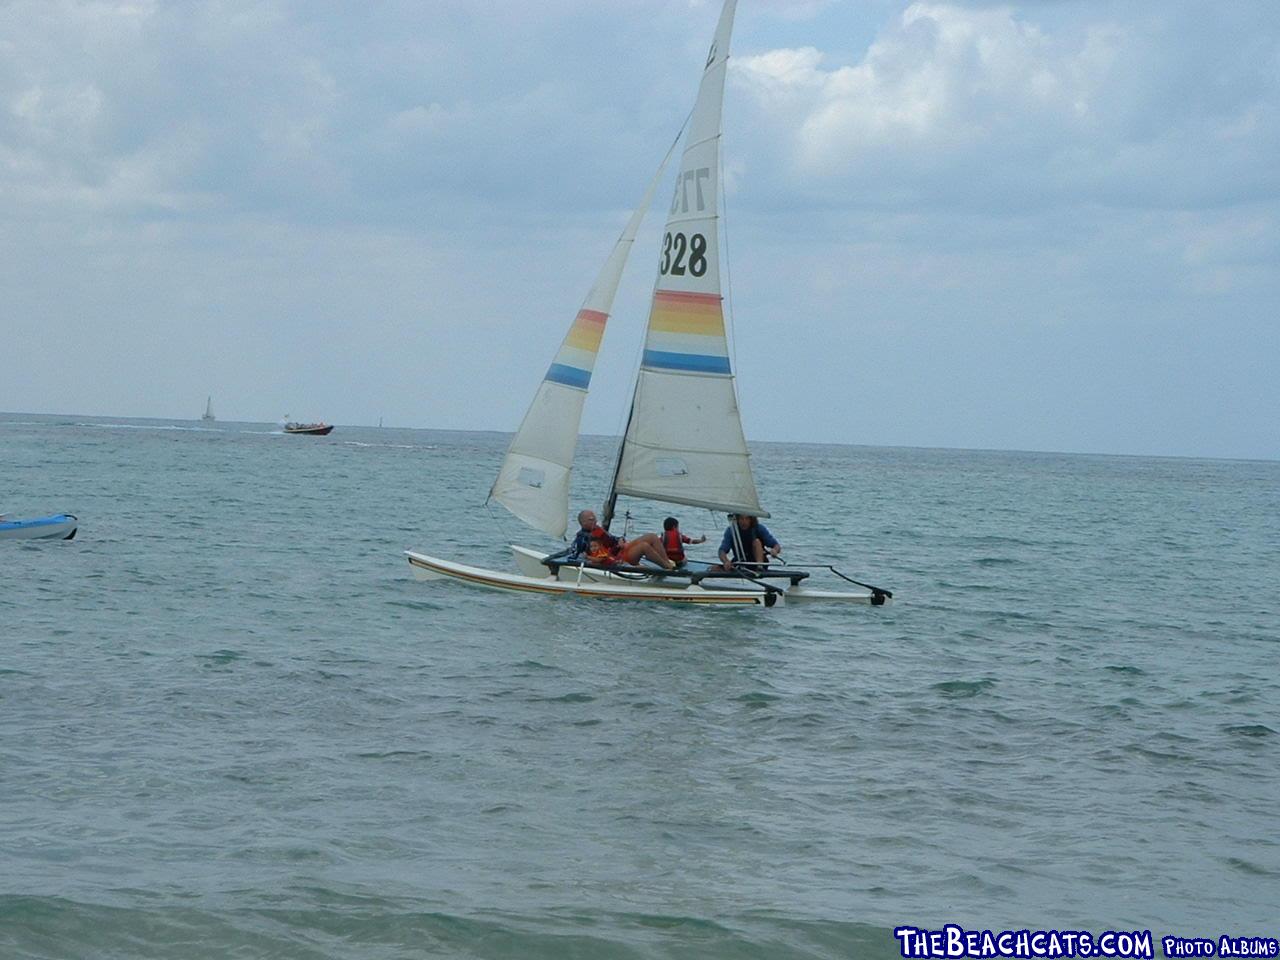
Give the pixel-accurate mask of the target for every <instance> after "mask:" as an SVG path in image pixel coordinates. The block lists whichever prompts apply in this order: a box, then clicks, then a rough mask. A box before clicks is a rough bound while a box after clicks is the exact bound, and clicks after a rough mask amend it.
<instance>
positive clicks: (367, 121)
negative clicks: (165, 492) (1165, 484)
mask: <svg viewBox="0 0 1280 960" xmlns="http://www.w3.org/2000/svg"><path fill="white" fill-rule="evenodd" d="M718 11H719V3H718V0H537V2H531V0H452V2H445V0H371V2H367V3H350V2H345V0H344V2H337V0H208V2H204V3H195V2H181V0H84V2H72V0H7V2H6V0H0V353H2V355H3V359H4V362H3V367H2V369H3V373H0V410H8V411H24V412H64V413H82V414H99V415H119V416H160V417H192V418H194V417H197V416H198V415H199V414H200V413H201V412H202V410H203V408H204V400H205V396H206V394H210V393H211V394H213V399H214V407H215V410H216V412H217V414H218V416H219V417H220V418H222V419H244V420H257V421H272V420H276V419H278V418H279V417H281V416H282V415H284V414H285V413H290V414H292V415H294V416H295V417H304V418H324V419H327V420H329V421H330V422H336V423H366V424H373V423H377V421H378V419H379V417H382V418H385V421H386V423H387V424H388V425H396V426H412V427H447V428H475V429H496V430H512V429H514V428H515V427H516V426H517V424H518V423H519V420H520V417H521V416H522V414H523V412H524V408H525V406H526V404H527V403H528V401H529V399H530V398H531V397H532V394H533V390H534V388H535V386H536V385H537V382H538V381H539V379H540V378H541V377H542V374H543V373H544V372H545V368H546V365H547V363H548V362H549V361H550V359H551V356H552V355H553V354H554V352H555V350H556V348H557V346H558V344H559V340H560V338H561V336H562V335H563V333H564V330H565V329H566V328H567V326H568V324H569V322H570V321H571V319H572V318H573V315H574V313H575V312H576V311H577V308H578V306H579V304H580V302H581V300H582V298H583V296H584V295H585V294H586V292H587V288H588V287H589V286H590V284H591V281H592V280H593V278H594V276H595V273H596V271H597V270H598V268H599V266H600V264H601V263H602V262H603V259H604V257H605V256H606V255H607V253H608V251H609V249H610V247H611V245H612V243H613V241H614V239H615V238H616V236H617V233H618V231H619V230H620V229H621V227H622V225H623V223H624V222H625V220H626V217H627V215H628V213H629V211H630V208H631V206H632V205H633V204H634V203H635V202H636V201H637V200H638V199H639V196H640V194H641V193H642V192H643V189H644V186H645V183H646V181H647V179H648V177H649V176H650V175H651V174H652V172H653V170H654V169H655V168H656V166H657V163H658V161H659V159H660V158H661V156H662V154H663V152H664V151H665V150H666V147H667V146H668V144H669V143H670V140H671V138H672V137H673V136H674V134H675V131H676V129H677V128H678V127H679V125H680V123H681V121H682V120H683V118H684V116H685V115H686V113H687V112H688V110H689V108H690V106H691V105H692V101H693V97H694V94H695V92H696V87H697V82H698V79H699V76H700V71H701V68H702V64H703V61H704V59H705V54H706V48H707V45H708V43H709V40H710V37H711V34H712V32H713V30H714V26H715V21H716V17H717V15H718ZM725 149H726V170H727V177H728V231H729V233H728V235H729V243H728V250H729V254H730V258H729V259H730V276H731V278H732V284H733V286H732V305H733V316H734V326H733V329H734V333H735V345H736V355H737V372H738V388H739V395H740V398H741V402H742V407H743V421H744V425H745V427H746V431H747V435H748V437H750V438H752V439H758V440H818V441H832V442H849V443H870V444H890V445H922V446H948V447H984V448H1019V449H1035V450H1066V451H1091V452H1103V453H1140V454H1173V455H1192V456H1225V457H1258V458H1280V330H1278V329H1277V328H1278V326H1280V4H1277V3H1275V2H1273V0H1256V2H1251V0H1233V2H1226V3H1224V2H1203V3H1182V2H1177V0H1161V2H1150V3H1133V2H1106V0H1057V2H1048V0H1041V2H1022V3H1011V4H1010V3H1002V4H989V3H983V2H964V3H933V2H920V3H912V4H904V3H900V2H888V0H740V3H739V10H738V25H737V29H736V32H735V36H734V46H733V59H732V60H731V61H730V75H729V84H728V91H727V96H726V105H725ZM659 225H660V224H657V223H650V224H648V226H647V229H646V230H645V232H644V233H642V235H641V238H640V242H639V243H638V244H637V245H636V249H635V255H634V256H633V258H632V263H631V267H630V268H629V270H628V273H627V276H626V278H625V280H624V283H623V287H622V290H621V293H620V295H619V297H618V301H617V304H616V310H615V315H614V319H613V320H612V322H611V324H610V327H609V331H608V333H607V335H606V338H605V341H604V346H603V349H602V352H601V360H600V363H599V365H598V366H597V373H596V378H595V380H594V382H593V384H592V387H593V390H592V396H591V398H590V399H589V401H588V404H587V413H586V417H585V421H584V428H585V429H586V430H587V431H589V432H598V433H616V432H618V431H620V429H621V427H622V424H623V421H624V417H625V406H626V403H627V401H628V400H629V395H630V389H631V376H632V371H633V370H634V368H635V365H636V362H637V360H638V353H639V348H640V341H641V338H642V334H643V326H644V321H645V316H646V311H647V300H648V295H649V292H650V290H651V288H652V285H653V281H654V274H655V265H656V259H657V256H656V254H657V235H656V234H657V229H658V226H659Z"/></svg>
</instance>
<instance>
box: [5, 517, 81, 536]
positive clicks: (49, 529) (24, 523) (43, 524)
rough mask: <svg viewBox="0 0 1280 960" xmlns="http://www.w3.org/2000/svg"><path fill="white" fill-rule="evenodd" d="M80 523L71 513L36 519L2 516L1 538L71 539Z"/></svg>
mask: <svg viewBox="0 0 1280 960" xmlns="http://www.w3.org/2000/svg"><path fill="white" fill-rule="evenodd" d="M78 523H79V521H77V520H76V518H75V517H74V516H72V515H71V514H69V513H57V514H54V515H53V516H51V517H37V518H36V519H34V520H15V519H11V518H7V517H4V516H0V540H70V539H72V538H73V537H74V536H75V535H76V527H77V525H78Z"/></svg>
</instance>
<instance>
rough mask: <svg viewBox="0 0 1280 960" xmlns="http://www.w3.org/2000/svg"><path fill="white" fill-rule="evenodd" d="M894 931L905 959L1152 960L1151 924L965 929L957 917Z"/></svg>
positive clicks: (1153, 949)
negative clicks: (937, 926) (932, 926)
mask: <svg viewBox="0 0 1280 960" xmlns="http://www.w3.org/2000/svg"><path fill="white" fill-rule="evenodd" d="M893 935H894V936H895V937H896V938H897V940H898V949H899V950H900V951H901V953H902V956H904V957H906V958H907V960H933V958H945V960H954V958H958V957H973V958H980V960H987V958H992V957H1011V958H1027V960H1059V958H1062V960H1067V958H1071V957H1116V958H1122V960H1153V958H1154V957H1155V947H1154V943H1153V939H1152V936H1151V931H1150V930H1106V931H1104V932H1102V933H1097V934H1095V933H1093V932H1092V931H1089V930H966V929H965V928H964V927H961V926H958V925H956V924H954V923H948V924H944V925H943V927H942V929H941V930H927V929H922V928H920V927H896V928H895V929H894V931H893Z"/></svg>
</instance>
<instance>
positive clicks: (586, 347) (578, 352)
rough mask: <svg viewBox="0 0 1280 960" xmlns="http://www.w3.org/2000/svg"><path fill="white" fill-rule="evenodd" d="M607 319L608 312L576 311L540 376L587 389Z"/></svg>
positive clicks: (580, 388)
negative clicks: (547, 366)
mask: <svg viewBox="0 0 1280 960" xmlns="http://www.w3.org/2000/svg"><path fill="white" fill-rule="evenodd" d="M608 320H609V315H608V314H607V313H601V312H600V311H599V310H579V311H578V316H577V317H575V318H574V321H573V326H571V327H570V328H569V333H568V334H567V335H566V336H565V338H564V343H562V344H560V352H559V353H557V354H556V358H555V360H553V361H552V363H551V367H550V368H549V369H548V370H547V375H546V377H544V378H543V379H545V380H550V381H551V382H552V383H562V384H564V385H565V386H566V387H576V388H577V389H579V390H586V389H587V387H588V386H590V385H591V371H592V369H594V367H595V365H596V354H597V353H599V352H600V341H601V340H602V339H603V338H604V325H605V323H607V322H608Z"/></svg>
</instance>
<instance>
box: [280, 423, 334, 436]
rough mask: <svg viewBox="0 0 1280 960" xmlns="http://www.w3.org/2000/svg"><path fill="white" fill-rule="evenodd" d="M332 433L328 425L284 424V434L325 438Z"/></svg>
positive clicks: (331, 427)
mask: <svg viewBox="0 0 1280 960" xmlns="http://www.w3.org/2000/svg"><path fill="white" fill-rule="evenodd" d="M332 431H333V425H332V424H329V423H286V424H285V425H284V432H285V433H303V434H306V435H307V436H311V437H325V436H328V435H329V434H330V433H331V432H332Z"/></svg>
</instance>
